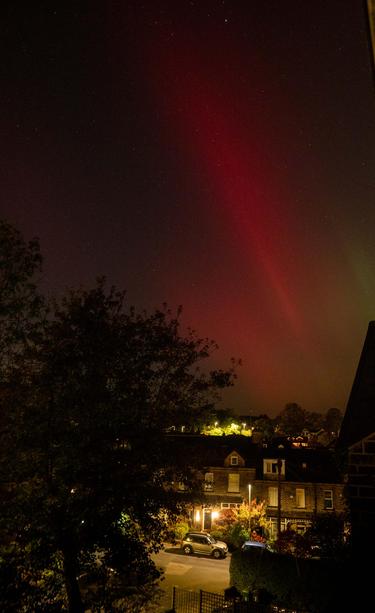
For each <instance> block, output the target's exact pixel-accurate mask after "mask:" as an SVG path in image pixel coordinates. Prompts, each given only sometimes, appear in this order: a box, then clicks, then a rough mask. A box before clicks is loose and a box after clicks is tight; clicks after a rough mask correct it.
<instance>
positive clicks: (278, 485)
mask: <svg viewBox="0 0 375 613" xmlns="http://www.w3.org/2000/svg"><path fill="white" fill-rule="evenodd" d="M282 465H283V463H282V460H281V459H280V458H278V460H277V538H279V536H280V532H281V468H282Z"/></svg>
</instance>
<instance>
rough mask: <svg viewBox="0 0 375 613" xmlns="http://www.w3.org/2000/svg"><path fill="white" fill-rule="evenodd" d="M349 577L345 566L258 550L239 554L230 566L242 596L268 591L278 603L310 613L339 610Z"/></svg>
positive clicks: (323, 560)
mask: <svg viewBox="0 0 375 613" xmlns="http://www.w3.org/2000/svg"><path fill="white" fill-rule="evenodd" d="M345 576H348V568H347V567H345V565H344V563H343V562H337V561H336V560H331V559H321V560H315V559H303V558H300V559H297V558H295V557H292V556H290V555H283V554H278V553H272V552H270V551H268V550H266V549H258V548H256V547H254V550H247V551H240V550H239V551H235V552H234V553H233V554H232V559H231V564H230V578H231V585H233V586H235V587H236V588H237V589H238V590H239V591H240V592H246V591H249V592H254V591H258V590H267V592H269V593H271V594H272V596H273V601H274V602H275V603H277V604H279V605H281V606H285V607H289V608H290V607H295V608H297V609H299V610H304V611H309V612H310V613H331V612H332V611H336V610H337V608H336V607H337V605H338V600H341V598H339V595H341V593H342V591H343V589H345V580H344V577H345ZM343 580H344V583H343Z"/></svg>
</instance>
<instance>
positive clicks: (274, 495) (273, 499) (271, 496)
mask: <svg viewBox="0 0 375 613" xmlns="http://www.w3.org/2000/svg"><path fill="white" fill-rule="evenodd" d="M268 505H269V506H270V507H277V506H278V488H277V487H269V488H268Z"/></svg>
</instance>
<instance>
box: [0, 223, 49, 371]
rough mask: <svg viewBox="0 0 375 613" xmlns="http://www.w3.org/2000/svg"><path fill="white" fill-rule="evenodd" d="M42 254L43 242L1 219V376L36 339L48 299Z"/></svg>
mask: <svg viewBox="0 0 375 613" xmlns="http://www.w3.org/2000/svg"><path fill="white" fill-rule="evenodd" d="M41 266H42V256H41V253H40V247H39V242H38V240H37V239H33V240H31V241H29V242H26V241H25V240H24V239H23V237H22V235H21V233H20V232H19V231H18V230H17V229H16V228H14V227H13V226H12V225H10V224H9V223H7V222H6V221H4V220H1V219H0V377H1V381H4V377H5V376H6V372H7V367H8V364H12V366H14V359H15V358H16V357H17V355H19V354H20V353H22V351H23V350H24V349H25V346H27V344H28V343H30V342H32V340H33V339H35V336H36V335H37V333H38V330H39V324H40V320H41V319H42V314H43V313H44V311H43V308H42V307H43V305H44V300H43V297H42V295H41V294H40V293H39V292H38V291H37V275H38V274H40V272H41Z"/></svg>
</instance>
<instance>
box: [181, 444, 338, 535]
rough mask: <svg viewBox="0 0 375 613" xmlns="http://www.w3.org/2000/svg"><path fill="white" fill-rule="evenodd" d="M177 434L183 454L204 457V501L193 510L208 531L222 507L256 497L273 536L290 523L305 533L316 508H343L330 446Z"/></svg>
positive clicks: (330, 510)
mask: <svg viewBox="0 0 375 613" xmlns="http://www.w3.org/2000/svg"><path fill="white" fill-rule="evenodd" d="M178 438H180V441H181V444H182V445H183V446H184V447H185V448H186V452H187V453H190V454H191V456H192V457H195V458H202V464H201V468H200V470H199V474H198V477H199V478H200V480H201V482H202V489H203V492H204V500H203V503H202V501H197V503H196V504H195V505H194V508H193V509H192V513H191V522H192V525H193V527H194V528H196V529H201V530H211V529H212V527H213V526H214V524H215V522H216V521H217V520H218V519H219V518H220V514H221V512H222V511H223V510H224V509H228V508H235V507H239V506H240V505H241V504H242V503H243V502H246V503H249V502H250V501H252V500H254V499H256V500H257V501H265V504H266V512H267V517H268V518H269V519H270V522H271V536H275V535H276V534H277V532H278V530H279V529H280V530H284V529H285V528H286V527H287V526H288V525H289V526H291V527H293V528H294V529H295V530H297V531H298V532H300V533H303V532H304V531H305V530H306V528H307V527H308V526H309V525H310V524H311V522H312V519H313V517H314V515H316V514H317V513H319V514H322V513H326V514H332V513H337V514H342V513H344V511H345V500H344V495H343V488H344V484H343V478H342V476H341V474H340V472H339V470H338V468H337V466H336V461H335V454H334V452H333V451H332V450H331V449H327V448H314V449H306V448H293V447H291V446H290V445H289V444H288V441H286V440H285V441H275V443H274V444H272V445H271V444H261V445H256V444H254V443H252V442H251V440H249V438H247V437H242V436H218V437H214V436H201V435H189V434H187V435H182V436H181V437H177V436H176V437H175V441H176V439H177V440H178ZM181 489H183V486H181Z"/></svg>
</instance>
